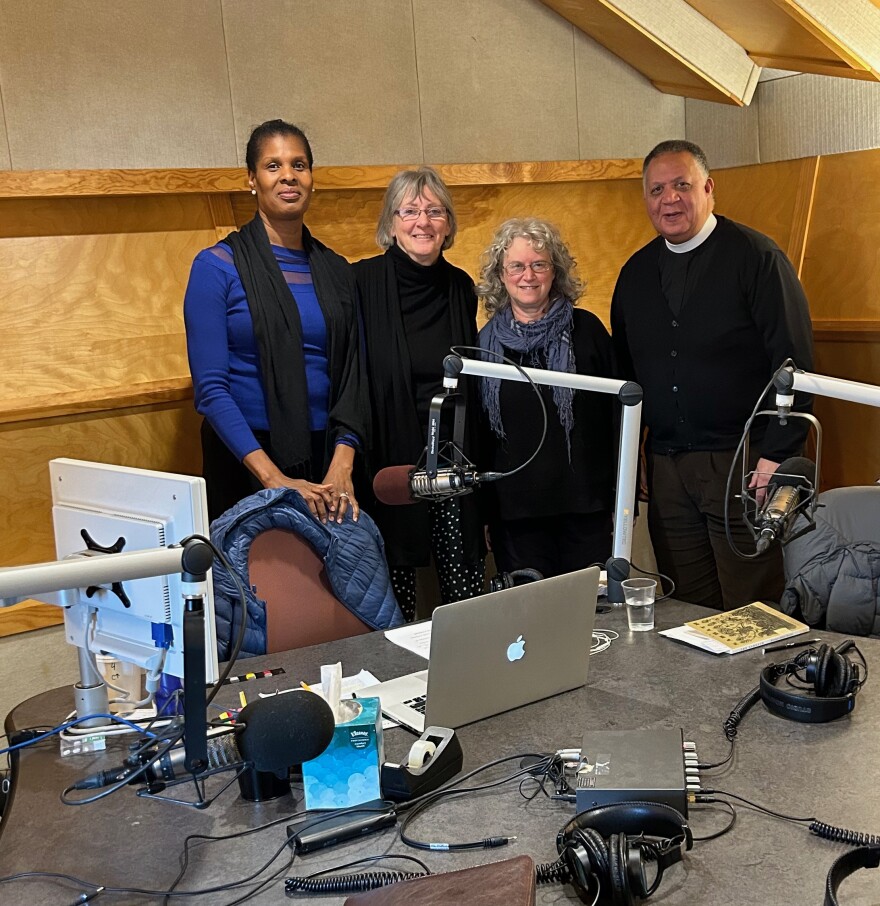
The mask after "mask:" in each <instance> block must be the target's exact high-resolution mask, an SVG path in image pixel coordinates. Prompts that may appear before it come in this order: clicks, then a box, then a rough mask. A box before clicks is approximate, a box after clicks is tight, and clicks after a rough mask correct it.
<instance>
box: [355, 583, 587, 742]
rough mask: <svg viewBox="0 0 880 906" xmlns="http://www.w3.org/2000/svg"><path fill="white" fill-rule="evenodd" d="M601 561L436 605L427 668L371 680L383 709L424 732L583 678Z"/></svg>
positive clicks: (366, 693)
mask: <svg viewBox="0 0 880 906" xmlns="http://www.w3.org/2000/svg"><path fill="white" fill-rule="evenodd" d="M598 585H599V569H598V568H597V567H591V568H590V569H583V570H579V571H577V572H573V573H567V574H566V575H564V576H556V577H554V578H552V579H544V580H543V581H540V582H532V583H529V584H527V585H519V586H516V587H515V588H507V589H504V590H503V591H496V592H493V593H492V594H488V595H482V596H481V597H479V598H470V599H469V600H466V601H458V602H456V603H454V604H445V605H443V606H442V607H438V608H437V609H436V610H435V611H434V617H433V620H432V621H431V622H432V627H431V656H430V659H429V661H428V666H429V670H421V671H419V672H418V673H411V674H408V675H407V676H401V677H398V678H397V679H393V680H389V681H388V682H385V683H379V684H378V685H375V686H367V687H366V688H364V689H360V690H359V691H358V693H357V695H358V698H371V697H378V698H380V699H381V702H382V712H383V713H384V714H385V715H386V717H390V718H392V719H393V720H396V721H397V722H398V723H400V724H402V725H403V726H405V727H409V728H410V729H412V730H415V731H416V732H418V733H422V732H424V729H425V727H432V726H433V727H450V728H452V729H455V728H457V727H461V726H463V725H464V724H469V723H471V722H473V721H475V720H481V719H482V718H484V717H491V716H493V715H495V714H500V713H501V712H502V711H509V710H510V709H511V708H518V707H520V706H521V705H527V704H530V703H531V702H535V701H538V700H539V699H542V698H547V697H549V696H551V695H557V694H558V693H560V692H567V691H568V690H569V689H576V688H577V687H578V686H583V685H584V683H585V682H586V681H587V669H588V667H589V662H590V644H591V641H592V635H593V620H594V619H595V616H596V597H597V591H598Z"/></svg>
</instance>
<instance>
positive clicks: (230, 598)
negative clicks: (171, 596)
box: [211, 488, 404, 661]
mask: <svg viewBox="0 0 880 906" xmlns="http://www.w3.org/2000/svg"><path fill="white" fill-rule="evenodd" d="M272 528H277V529H284V530H286V531H289V532H293V533H295V534H297V535H299V536H300V537H301V538H303V539H304V540H305V541H307V542H308V543H309V544H310V545H311V546H312V547H313V548H314V550H315V552H316V553H317V554H318V556H319V557H320V558H321V559H322V560H323V561H324V568H325V570H326V573H327V578H328V579H329V581H330V587H331V588H332V590H333V594H334V595H335V596H336V597H337V598H338V599H339V601H340V602H341V603H342V604H343V605H344V606H345V607H347V608H348V609H349V610H350V611H351V612H352V613H353V614H354V615H355V616H357V617H358V618H359V619H360V620H362V621H363V622H364V623H366V624H367V626H370V627H371V628H373V629H390V628H391V627H393V626H399V625H400V624H401V623H403V622H404V618H403V614H402V613H401V611H400V608H399V607H398V606H397V600H396V599H395V597H394V592H393V590H392V588H391V580H390V578H389V576H388V566H387V564H386V562H385V545H384V542H383V541H382V535H381V534H380V533H379V529H378V528H377V527H376V523H375V522H373V520H372V519H371V518H370V517H369V516H368V515H367V514H366V513H365V512H363V510H362V511H361V514H360V517H359V519H358V521H357V522H354V521H353V520H352V518H351V517H350V516H349V515H346V517H345V520H344V521H343V522H342V523H341V524H337V523H335V522H327V523H326V524H324V523H322V522H319V521H318V520H317V519H315V517H314V516H313V515H312V514H311V512H310V511H309V508H308V505H307V504H306V502H305V501H304V500H303V499H302V497H301V496H300V494H299V493H298V492H297V491H294V490H292V489H290V488H274V489H271V490H264V491H258V492H257V493H256V494H252V495H251V496H250V497H246V498H245V499H244V500H241V501H239V503H237V504H236V505H235V506H234V507H233V508H232V509H231V510H227V511H226V512H225V513H224V514H223V515H222V516H221V517H220V518H219V519H216V520H215V521H214V522H213V523H212V524H211V540H212V541H213V542H214V544H215V545H216V546H217V547H218V548H220V550H222V551H223V553H224V554H225V556H226V558H227V559H228V560H229V562H230V564H231V565H232V567H233V569H234V570H235V571H236V573H237V574H238V576H239V577H240V579H241V583H242V585H243V586H244V589H245V594H246V596H247V612H248V620H247V628H246V630H245V635H244V642H243V644H242V648H241V652H240V653H239V657H253V656H254V655H257V654H265V653H266V603H265V601H261V600H260V599H259V598H258V597H257V596H256V595H255V594H254V592H253V589H252V588H251V583H250V579H249V575H248V553H249V551H250V547H251V542H252V541H253V540H254V538H256V537H257V535H259V534H261V533H262V532H264V531H266V530H268V529H272ZM212 575H213V581H214V610H215V617H216V622H217V651H218V657H219V658H220V660H221V661H225V660H228V659H229V656H230V654H231V652H232V645H233V642H234V640H235V636H236V633H237V630H238V626H239V620H240V618H241V609H240V607H239V606H238V597H239V593H238V589H237V588H236V585H235V581H234V579H233V577H232V575H231V574H230V572H229V570H227V569H226V567H225V566H223V564H222V563H220V561H219V560H217V559H216V558H215V560H214V566H213V570H212ZM233 614H234V617H233Z"/></svg>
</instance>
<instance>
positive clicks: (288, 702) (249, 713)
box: [73, 689, 335, 790]
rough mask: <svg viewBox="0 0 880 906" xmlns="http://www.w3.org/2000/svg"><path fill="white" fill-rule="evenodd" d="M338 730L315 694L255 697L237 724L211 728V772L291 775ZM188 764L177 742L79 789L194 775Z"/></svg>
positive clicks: (99, 775)
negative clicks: (235, 768)
mask: <svg viewBox="0 0 880 906" xmlns="http://www.w3.org/2000/svg"><path fill="white" fill-rule="evenodd" d="M334 729H335V722H334V720H333V712H332V711H331V710H330V706H329V705H328V704H327V703H326V702H325V701H324V699H323V698H321V696H320V695H315V693H314V692H307V691H306V690H304V689H297V690H295V691H293V692H287V693H284V694H281V695H273V696H272V697H271V698H258V699H255V700H254V701H252V702H251V703H250V704H249V705H247V706H245V707H244V708H243V709H242V711H241V713H240V714H239V716H238V723H237V724H236V726H235V727H234V728H232V729H230V728H227V727H221V728H215V730H214V731H213V733H212V732H211V731H209V734H208V767H207V768H206V769H205V773H208V772H210V771H212V770H214V769H216V768H221V767H226V766H229V765H235V764H242V763H243V762H251V763H252V764H253V766H254V768H255V770H257V771H261V772H270V773H273V774H276V775H277V776H278V777H286V776H287V772H288V771H289V770H290V768H291V767H293V765H296V764H302V763H303V762H304V761H311V759H313V758H317V757H318V756H319V755H320V754H321V753H322V752H323V751H324V749H326V748H327V746H328V745H330V740H331V739H332V738H333V731H334ZM185 762H186V751H185V749H184V747H183V746H175V747H174V748H172V749H170V750H169V751H168V752H166V753H165V754H164V755H162V756H161V757H160V758H156V757H155V752H153V753H150V752H145V753H141V754H139V755H136V756H131V757H129V758H126V760H125V762H124V764H123V765H122V766H121V767H118V768H113V769H111V770H109V771H99V772H98V773H97V774H92V775H90V776H89V777H85V778H84V779H83V780H80V781H77V783H75V784H74V786H73V788H74V789H75V790H93V789H98V788H100V787H105V786H110V785H111V784H114V783H123V782H127V783H133V784H134V783H146V784H148V785H149V784H153V783H167V782H168V781H171V780H176V779H178V778H181V777H191V776H193V775H191V774H190V772H189V771H187V770H186V765H185ZM145 765H146V767H145ZM135 775H136V776H135Z"/></svg>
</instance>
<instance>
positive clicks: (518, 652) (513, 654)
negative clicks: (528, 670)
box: [507, 636, 526, 663]
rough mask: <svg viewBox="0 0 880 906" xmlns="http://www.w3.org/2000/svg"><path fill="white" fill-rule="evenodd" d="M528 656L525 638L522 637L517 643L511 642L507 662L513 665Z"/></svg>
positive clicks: (508, 647)
mask: <svg viewBox="0 0 880 906" xmlns="http://www.w3.org/2000/svg"><path fill="white" fill-rule="evenodd" d="M525 655H526V643H525V641H524V640H523V637H522V636H520V637H519V638H518V639H517V640H516V641H515V642H511V643H510V644H509V645H508V646H507V660H509V661H510V662H511V663H513V662H514V661H518V660H519V659H520V658H522V657H525Z"/></svg>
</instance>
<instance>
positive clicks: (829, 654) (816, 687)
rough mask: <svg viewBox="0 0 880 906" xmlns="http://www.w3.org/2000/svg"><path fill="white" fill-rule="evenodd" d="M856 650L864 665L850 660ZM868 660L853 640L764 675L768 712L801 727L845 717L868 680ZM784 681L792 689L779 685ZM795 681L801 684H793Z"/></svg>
mask: <svg viewBox="0 0 880 906" xmlns="http://www.w3.org/2000/svg"><path fill="white" fill-rule="evenodd" d="M850 649H852V650H853V651H854V653H855V655H856V656H857V657H858V659H859V660H860V661H861V664H859V663H854V662H853V661H852V660H850V658H849V657H847V652H848V651H850ZM867 670H868V668H867V664H866V663H865V657H864V655H863V654H862V652H861V651H859V649H858V648H857V647H856V644H855V642H853V640H852V639H847V640H846V641H844V642H841V643H840V645H838V646H837V647H836V648H832V647H831V645H820V646H819V647H818V648H810V649H809V650H807V651H803V652H801V653H800V654H799V655H798V656H797V657H796V658H794V659H793V660H790V661H785V662H783V663H779V664H770V665H769V666H768V667H765V668H764V669H763V670H762V671H761V682H760V686H759V689H760V693H761V699H762V700H763V702H764V704H765V705H766V706H767V710H768V711H771V712H772V713H773V714H776V715H778V716H779V717H785V718H788V719H789V720H797V721H800V722H801V723H808V724H821V723H826V722H827V721H831V720H837V719H838V718H841V717H845V716H846V715H847V714H849V712H850V711H852V710H853V708H854V707H855V703H856V695H857V694H858V691H859V689H861V688H862V685H863V684H864V682H865V679H866V678H867ZM782 677H785V678H786V682H787V684H788V686H789V687H790V689H784V688H782V687H781V686H779V685H778V683H779V680H780V679H782ZM792 677H794V679H796V680H798V683H795V682H793V681H792Z"/></svg>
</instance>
